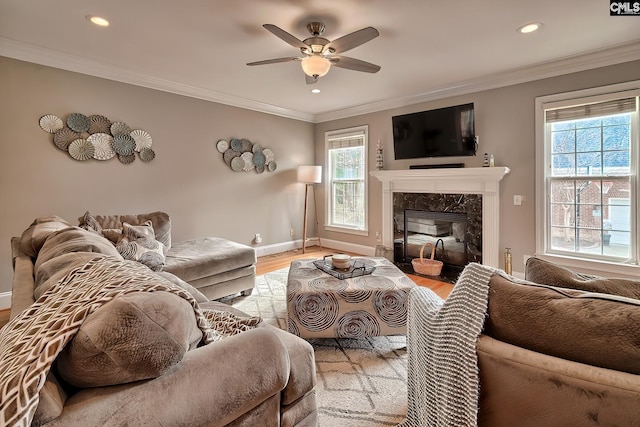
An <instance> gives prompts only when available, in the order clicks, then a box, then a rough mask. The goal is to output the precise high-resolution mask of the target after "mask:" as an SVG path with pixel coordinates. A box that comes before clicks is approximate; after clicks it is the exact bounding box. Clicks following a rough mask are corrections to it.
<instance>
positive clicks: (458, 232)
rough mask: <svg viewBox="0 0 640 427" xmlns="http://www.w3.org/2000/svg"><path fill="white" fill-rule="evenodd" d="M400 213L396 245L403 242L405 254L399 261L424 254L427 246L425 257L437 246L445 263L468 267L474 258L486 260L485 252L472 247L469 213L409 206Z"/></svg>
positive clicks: (394, 241) (437, 256) (405, 260)
mask: <svg viewBox="0 0 640 427" xmlns="http://www.w3.org/2000/svg"><path fill="white" fill-rule="evenodd" d="M400 216H402V218H401V219H400ZM400 216H396V219H397V220H396V226H397V227H398V229H397V230H396V231H395V233H394V235H395V238H394V240H393V245H394V247H397V246H398V245H401V247H402V251H401V254H402V257H401V258H400V259H396V260H395V261H396V262H404V263H408V262H411V260H412V259H413V258H418V257H420V251H421V250H423V247H424V250H423V251H424V254H423V257H424V258H429V257H430V253H431V252H429V251H430V249H431V248H433V250H434V252H435V258H436V259H438V260H440V261H442V262H443V263H444V264H445V266H454V267H464V266H465V265H467V264H468V263H470V262H482V254H481V253H480V252H479V251H478V250H477V249H476V250H472V249H471V248H470V246H472V244H471V241H470V239H469V236H468V229H469V227H468V221H467V215H466V214H463V213H451V212H434V211H427V210H416V209H405V210H404V211H403V212H402V214H401V215H400ZM429 244H431V246H429ZM475 248H477V246H475Z"/></svg>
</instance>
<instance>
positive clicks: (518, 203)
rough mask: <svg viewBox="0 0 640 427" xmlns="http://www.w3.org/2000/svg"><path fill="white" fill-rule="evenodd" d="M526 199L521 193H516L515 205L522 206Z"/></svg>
mask: <svg viewBox="0 0 640 427" xmlns="http://www.w3.org/2000/svg"><path fill="white" fill-rule="evenodd" d="M523 200H524V197H522V196H521V195H519V194H516V195H515V196H513V204H514V205H515V206H520V205H522V201H523Z"/></svg>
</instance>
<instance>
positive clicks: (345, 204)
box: [325, 126, 368, 235]
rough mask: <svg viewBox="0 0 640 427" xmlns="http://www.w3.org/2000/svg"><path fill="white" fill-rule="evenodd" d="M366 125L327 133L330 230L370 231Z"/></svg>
mask: <svg viewBox="0 0 640 427" xmlns="http://www.w3.org/2000/svg"><path fill="white" fill-rule="evenodd" d="M367 136H368V128H367V126H362V127H357V128H352V129H344V130H339V131H331V132H327V133H326V134H325V142H326V147H327V162H328V166H327V175H328V177H327V209H328V212H327V218H328V221H327V226H326V228H327V229H333V230H334V231H345V232H351V233H356V234H364V235H366V234H367V228H368V227H367V161H366V157H367V156H366V153H367Z"/></svg>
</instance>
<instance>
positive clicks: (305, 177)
mask: <svg viewBox="0 0 640 427" xmlns="http://www.w3.org/2000/svg"><path fill="white" fill-rule="evenodd" d="M298 182H303V183H304V225H303V226H302V253H305V251H306V249H307V200H308V199H309V187H312V188H313V187H314V186H315V184H319V183H321V182H322V166H298ZM313 206H314V208H315V210H316V229H317V232H318V244H320V227H319V226H318V205H317V203H316V190H315V188H313ZM320 246H322V245H320Z"/></svg>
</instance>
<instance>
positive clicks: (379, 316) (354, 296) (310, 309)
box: [287, 257, 416, 338]
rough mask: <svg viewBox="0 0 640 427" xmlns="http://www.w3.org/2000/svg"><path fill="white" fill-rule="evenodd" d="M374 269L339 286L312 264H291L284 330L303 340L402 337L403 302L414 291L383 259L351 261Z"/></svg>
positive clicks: (310, 260)
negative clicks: (285, 326)
mask: <svg viewBox="0 0 640 427" xmlns="http://www.w3.org/2000/svg"><path fill="white" fill-rule="evenodd" d="M355 260H357V261H359V262H364V263H366V264H367V265H373V266H375V267H376V269H375V271H374V272H373V273H372V274H370V275H366V276H360V277H355V278H352V279H345V280H339V279H337V278H335V277H333V276H331V275H329V274H326V273H324V272H322V271H321V270H319V269H317V268H316V267H315V265H314V264H313V261H314V260H312V259H309V260H296V261H293V262H292V263H291V268H290V269H289V276H288V280H287V316H288V319H287V325H288V328H289V332H291V333H292V334H295V335H297V336H300V337H303V338H364V337H374V336H381V335H405V334H406V330H407V296H408V295H409V291H410V290H411V289H412V288H414V287H415V286H416V285H415V284H414V283H413V281H412V280H411V279H409V278H408V277H407V276H405V274H404V273H403V272H402V271H400V270H399V269H398V268H397V267H396V266H395V265H393V263H391V262H390V261H388V260H387V259H385V258H368V257H367V258H365V257H362V258H355Z"/></svg>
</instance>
